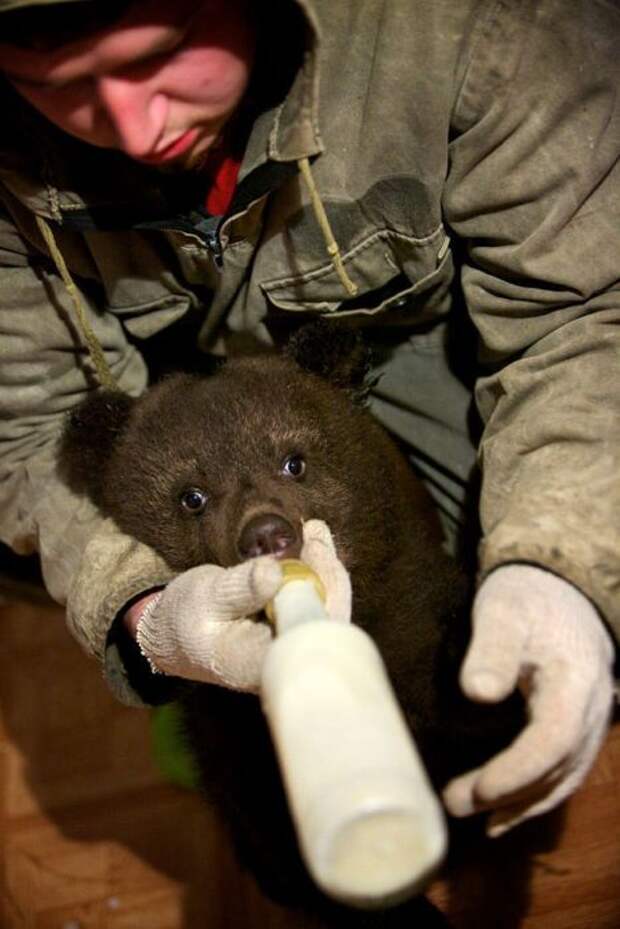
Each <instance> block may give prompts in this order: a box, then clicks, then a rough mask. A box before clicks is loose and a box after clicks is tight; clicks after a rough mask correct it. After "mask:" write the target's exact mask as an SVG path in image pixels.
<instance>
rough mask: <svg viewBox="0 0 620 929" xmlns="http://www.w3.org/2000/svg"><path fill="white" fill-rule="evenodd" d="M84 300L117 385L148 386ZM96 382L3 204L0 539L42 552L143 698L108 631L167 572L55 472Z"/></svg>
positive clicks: (86, 634) (63, 296)
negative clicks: (73, 413) (67, 423)
mask: <svg viewBox="0 0 620 929" xmlns="http://www.w3.org/2000/svg"><path fill="white" fill-rule="evenodd" d="M82 299H83V301H84V305H85V307H86V309H87V312H88V315H89V319H90V324H91V326H92V328H93V330H94V331H95V334H96V336H97V338H98V340H99V342H100V343H101V345H102V347H103V350H104V352H105V356H106V358H107V361H108V364H109V365H110V368H111V370H112V373H113V374H114V376H115V377H116V379H117V380H118V383H119V386H120V387H122V388H123V389H125V390H128V391H129V392H130V393H136V394H137V393H140V391H141V390H143V389H144V386H145V384H146V369H145V365H144V362H143V360H142V358H141V356H140V355H139V354H138V353H137V352H136V351H135V349H134V348H133V347H132V346H131V345H129V344H128V342H127V339H126V338H125V335H124V333H123V331H122V328H121V326H120V323H119V321H118V320H117V319H116V317H114V316H113V315H112V314H110V313H105V312H98V311H97V310H96V308H95V305H94V301H93V300H92V298H90V297H89V296H88V295H87V294H86V293H82ZM92 387H94V381H93V378H92V375H91V374H90V367H89V359H88V356H87V355H86V353H85V351H84V349H83V348H82V347H81V346H80V339H79V335H78V334H77V332H76V327H75V323H74V319H73V316H72V305H71V301H70V299H69V297H68V294H67V292H66V290H65V288H64V286H63V284H62V282H61V281H60V279H59V278H58V276H57V274H56V273H55V271H54V270H53V266H52V264H51V263H50V262H49V261H48V260H47V259H46V258H45V256H44V255H42V254H40V253H38V252H36V251H35V250H34V249H33V248H32V246H30V245H29V244H28V243H27V242H26V241H25V240H24V239H23V237H22V236H20V235H19V234H18V232H17V231H16V229H15V227H14V225H13V223H12V222H11V219H10V218H9V216H8V215H6V214H3V213H2V212H1V211H0V538H2V540H3V541H4V542H5V543H6V544H8V545H9V546H10V547H11V548H13V549H14V550H15V551H16V552H18V553H20V554H29V553H31V552H35V551H37V552H38V553H39V555H40V559H41V565H42V571H43V576H44V580H45V584H46V587H47V588H48V590H49V592H50V594H51V596H52V597H53V598H54V599H55V600H57V601H58V602H59V603H61V604H64V603H66V602H67V600H68V599H69V607H68V619H69V625H70V628H71V629H72V631H73V633H74V634H75V635H76V637H77V638H78V639H79V641H80V642H81V643H82V645H83V646H84V647H85V648H86V649H87V651H89V652H90V653H91V654H93V655H95V656H96V657H97V658H99V659H100V660H101V661H104V660H105V662H106V665H107V670H108V678H109V679H110V683H111V684H112V686H113V689H114V690H115V691H116V693H117V695H118V696H120V697H121V698H123V699H125V700H128V701H129V702H140V698H139V697H138V696H137V694H135V693H134V692H132V688H131V686H130V685H129V684H128V683H127V679H126V673H125V669H124V667H123V665H122V662H121V658H120V656H119V654H118V649H112V650H111V649H107V644H108V634H109V632H110V629H111V626H112V623H113V621H114V618H115V615H116V612H118V610H119V609H120V608H121V607H122V606H123V603H124V602H126V601H127V600H129V599H131V597H132V596H136V595H137V594H139V593H140V592H141V591H142V590H145V589H148V588H149V587H153V586H158V585H159V584H161V583H164V582H165V581H166V580H168V579H169V577H170V572H169V570H168V569H167V568H165V566H164V565H163V564H162V562H161V560H160V559H159V558H158V557H157V556H156V555H155V553H153V552H151V551H150V550H149V549H146V548H145V547H144V546H137V545H136V544H132V543H131V540H128V539H127V537H125V536H123V535H122V533H120V532H119V530H118V529H116V527H115V526H114V524H110V523H109V522H106V521H104V520H103V519H102V517H101V516H100V515H99V514H98V513H97V511H96V510H95V508H94V507H93V506H92V505H91V504H90V502H89V501H88V500H86V499H85V498H83V497H78V496H76V495H75V494H73V493H72V492H71V491H70V490H69V489H68V488H67V487H66V485H65V484H64V483H63V481H62V480H61V478H60V476H59V473H58V468H57V457H56V448H57V441H58V437H59V435H60V432H61V430H62V427H63V422H64V418H65V416H66V414H67V412H68V411H69V410H70V409H71V408H72V407H74V406H75V405H76V404H77V403H79V402H80V400H81V399H82V398H83V396H84V395H85V393H86V392H87V391H88V389H90V388H92ZM96 572H98V573H99V576H98V579H96V578H95V574H96ZM123 598H125V600H123ZM106 649H107V651H106Z"/></svg>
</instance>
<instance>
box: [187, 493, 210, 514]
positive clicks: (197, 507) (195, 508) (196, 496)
mask: <svg viewBox="0 0 620 929" xmlns="http://www.w3.org/2000/svg"><path fill="white" fill-rule="evenodd" d="M206 505H207V495H206V493H205V492H204V490H201V489H200V488H199V487H189V488H188V489H187V490H185V491H183V493H182V494H181V506H182V507H183V509H184V510H187V511H188V512H189V513H192V514H198V513H202V511H203V510H204V508H205V507H206Z"/></svg>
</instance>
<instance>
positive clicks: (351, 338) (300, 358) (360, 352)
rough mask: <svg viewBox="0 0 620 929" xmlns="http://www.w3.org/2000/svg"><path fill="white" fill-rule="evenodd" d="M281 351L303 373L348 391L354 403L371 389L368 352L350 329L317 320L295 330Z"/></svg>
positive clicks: (357, 334) (361, 399)
mask: <svg viewBox="0 0 620 929" xmlns="http://www.w3.org/2000/svg"><path fill="white" fill-rule="evenodd" d="M284 351H285V354H286V355H288V356H289V357H290V358H292V359H293V361H295V362H296V363H297V364H298V365H299V367H300V368H302V369H303V370H304V371H309V372H310V373H312V374H316V375H318V376H319V377H322V378H324V379H325V380H327V381H329V382H330V383H331V384H334V386H335V387H340V388H342V389H343V390H347V391H348V392H349V393H350V394H351V396H352V398H353V399H354V400H356V401H359V402H362V401H363V400H364V399H365V398H366V395H367V394H368V391H369V390H370V388H371V387H372V386H373V383H372V382H371V381H370V380H369V374H370V363H371V353H370V349H369V348H368V346H367V345H366V344H365V343H364V341H363V339H362V337H361V336H360V334H359V333H358V332H355V331H353V330H351V329H343V328H341V327H340V326H337V325H334V324H333V323H330V322H328V321H327V320H325V319H317V320H316V321H315V322H313V323H309V324H308V325H306V326H302V327H301V329H298V330H297V332H296V333H295V335H294V336H292V338H291V339H290V340H289V341H288V343H287V345H286V348H285V350H284Z"/></svg>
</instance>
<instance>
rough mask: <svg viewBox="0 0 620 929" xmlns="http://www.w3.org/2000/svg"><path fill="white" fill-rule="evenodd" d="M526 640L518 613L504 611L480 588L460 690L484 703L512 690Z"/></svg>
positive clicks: (491, 701) (517, 677)
mask: <svg viewBox="0 0 620 929" xmlns="http://www.w3.org/2000/svg"><path fill="white" fill-rule="evenodd" d="M503 609H505V607H504V608H503ZM525 640H526V626H525V624H524V623H523V622H522V621H521V618H520V616H518V615H516V616H515V615H513V614H512V612H510V614H506V613H504V612H503V611H502V609H500V607H499V606H498V605H497V601H496V600H495V598H493V597H487V596H486V595H485V594H484V587H483V588H481V590H480V593H479V594H478V596H477V597H476V600H475V601H474V607H473V634H472V640H471V643H470V646H469V649H468V651H467V654H466V656H465V660H464V662H463V667H462V669H461V675H460V682H461V687H462V689H463V692H464V693H465V694H466V695H467V696H468V697H470V698H471V699H472V700H478V701H480V702H483V703H487V702H488V703H495V702H497V701H499V700H503V699H504V698H505V697H507V696H508V695H509V694H510V693H512V691H513V690H514V689H515V687H516V686H517V683H518V680H519V674H520V672H521V666H522V660H523V651H524V647H525Z"/></svg>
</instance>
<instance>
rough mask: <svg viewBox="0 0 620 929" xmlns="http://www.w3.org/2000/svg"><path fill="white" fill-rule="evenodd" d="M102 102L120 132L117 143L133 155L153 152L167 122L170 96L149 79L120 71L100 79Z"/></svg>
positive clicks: (136, 156) (133, 156)
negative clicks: (148, 80)
mask: <svg viewBox="0 0 620 929" xmlns="http://www.w3.org/2000/svg"><path fill="white" fill-rule="evenodd" d="M96 82H97V96H98V101H99V105H100V106H101V108H102V109H103V111H104V113H105V115H106V117H107V119H108V121H109V122H110V124H111V126H112V129H113V130H114V133H115V135H116V139H117V147H118V148H119V149H120V150H121V151H123V152H125V154H126V155H129V156H130V157H131V158H141V157H145V156H146V155H149V154H152V153H153V151H154V149H155V147H156V146H157V143H158V142H159V141H160V139H161V137H162V135H163V132H164V129H165V126H166V113H167V100H166V98H165V96H164V95H162V94H160V93H157V91H156V89H155V88H153V87H152V86H151V85H150V84H149V83H148V82H145V81H137V80H133V81H132V80H130V79H129V78H127V77H121V76H117V75H102V76H99V77H98V78H97V79H96Z"/></svg>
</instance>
